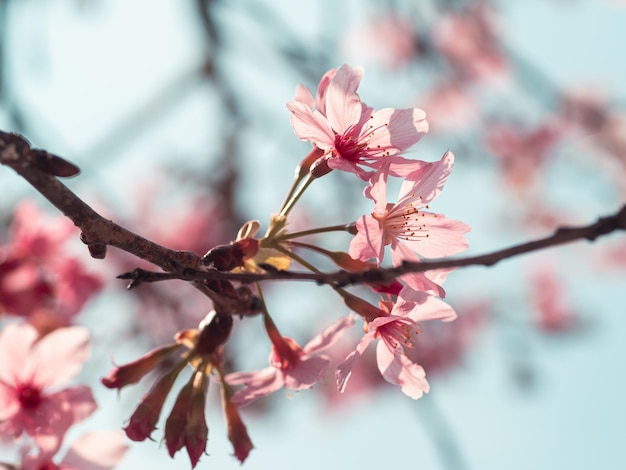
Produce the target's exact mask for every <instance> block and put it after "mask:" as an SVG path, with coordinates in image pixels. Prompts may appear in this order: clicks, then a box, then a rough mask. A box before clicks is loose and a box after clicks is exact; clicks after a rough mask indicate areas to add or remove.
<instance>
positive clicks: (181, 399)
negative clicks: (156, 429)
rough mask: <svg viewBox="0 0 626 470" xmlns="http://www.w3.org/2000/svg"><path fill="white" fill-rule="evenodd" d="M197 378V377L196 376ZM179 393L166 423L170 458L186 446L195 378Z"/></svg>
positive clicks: (166, 437)
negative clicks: (188, 417) (185, 434)
mask: <svg viewBox="0 0 626 470" xmlns="http://www.w3.org/2000/svg"><path fill="white" fill-rule="evenodd" d="M194 377H195V376H194ZM194 377H192V378H191V380H190V381H189V382H187V383H186V384H185V386H184V387H183V388H182V389H181V390H180V392H179V393H178V397H176V402H175V403H174V407H173V408H172V411H171V412H170V415H169V416H168V418H167V421H166V422H165V445H166V447H167V451H168V452H169V454H170V457H174V454H175V453H176V452H178V451H179V450H180V449H182V448H183V446H184V445H185V436H184V430H185V425H186V424H187V414H188V412H189V409H190V408H191V398H192V396H193V378H194Z"/></svg>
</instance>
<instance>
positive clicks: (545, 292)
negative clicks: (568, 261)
mask: <svg viewBox="0 0 626 470" xmlns="http://www.w3.org/2000/svg"><path fill="white" fill-rule="evenodd" d="M531 276H532V278H531V288H532V295H531V298H532V299H533V304H534V307H535V317H536V318H535V322H536V325H537V327H538V328H539V329H541V330H542V331H543V332H545V333H552V334H559V333H561V334H562V333H568V332H572V331H574V330H576V329H577V328H578V327H580V326H581V319H580V318H579V316H578V315H577V313H576V311H575V308H574V306H573V305H572V302H571V300H570V299H569V297H568V295H567V289H566V288H565V286H564V285H563V282H562V280H561V279H560V278H559V276H558V271H557V268H556V267H555V266H554V265H553V264H551V263H549V262H544V263H542V264H541V265H538V266H535V267H534V268H533V270H532V272H531Z"/></svg>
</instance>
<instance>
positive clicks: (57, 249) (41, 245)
mask: <svg viewBox="0 0 626 470" xmlns="http://www.w3.org/2000/svg"><path fill="white" fill-rule="evenodd" d="M73 237H78V233H77V230H76V229H75V227H74V226H73V225H72V224H71V222H70V221H69V220H68V219H65V218H63V217H57V218H54V219H52V220H47V219H46V218H45V217H44V216H43V215H42V214H41V213H40V211H39V210H38V209H37V208H36V206H35V205H34V204H33V203H31V202H23V203H22V204H20V205H19V206H18V207H17V208H16V210H15V214H14V219H13V224H12V226H11V238H10V240H9V243H8V244H7V245H4V246H1V247H0V314H1V313H7V314H12V315H19V316H23V317H25V318H27V319H28V320H29V322H30V323H31V324H33V325H34V326H35V327H36V328H37V329H38V330H39V331H40V332H42V333H45V332H48V331H52V330H54V329H55V328H58V327H62V326H68V325H70V324H71V322H72V318H73V317H74V316H75V315H76V314H77V313H79V312H80V311H81V310H82V309H83V307H84V305H85V303H86V302H87V301H88V300H89V299H90V298H91V297H92V296H93V295H94V294H96V293H97V292H98V291H99V290H100V289H101V287H102V281H101V279H100V278H99V277H98V276H96V275H94V274H92V273H89V272H87V271H86V270H85V268H84V266H83V265H82V263H80V262H79V261H78V260H77V259H76V258H74V257H73V256H71V255H69V253H68V250H67V249H66V248H65V242H66V241H68V239H70V238H73Z"/></svg>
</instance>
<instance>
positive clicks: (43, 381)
mask: <svg viewBox="0 0 626 470" xmlns="http://www.w3.org/2000/svg"><path fill="white" fill-rule="evenodd" d="M89 349H90V348H89V330H88V329H87V328H84V327H82V326H70V327H67V328H58V329H56V330H54V331H53V332H52V333H49V334H47V335H46V336H44V337H43V338H42V339H41V340H39V341H38V342H37V343H35V345H34V347H33V350H32V362H33V368H34V370H33V382H35V383H37V384H38V385H40V386H42V387H55V386H58V385H63V384H65V383H67V382H68V381H69V380H70V379H72V378H73V377H74V376H75V375H76V374H77V373H78V372H79V371H80V369H81V368H82V367H83V363H84V362H85V360H86V359H87V357H88V356H89Z"/></svg>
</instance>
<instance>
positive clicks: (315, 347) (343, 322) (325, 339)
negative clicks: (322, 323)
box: [303, 314, 354, 355]
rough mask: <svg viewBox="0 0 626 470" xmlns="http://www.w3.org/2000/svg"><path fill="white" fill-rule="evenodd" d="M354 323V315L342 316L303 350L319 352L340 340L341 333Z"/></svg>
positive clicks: (307, 353) (305, 352) (311, 352)
mask: <svg viewBox="0 0 626 470" xmlns="http://www.w3.org/2000/svg"><path fill="white" fill-rule="evenodd" d="M353 325H354V315H352V314H350V315H347V316H345V317H341V318H340V319H339V320H337V321H336V322H335V323H333V324H332V325H330V326H329V327H328V328H326V329H325V330H324V331H323V332H322V333H320V334H319V335H317V336H315V337H314V338H313V339H312V340H311V341H309V342H308V343H307V344H306V345H305V346H304V348H303V352H304V354H306V355H313V354H318V353H320V352H322V351H324V350H326V349H328V348H330V347H331V346H332V345H333V344H335V343H336V342H337V341H339V338H341V335H343V333H344V331H345V330H346V329H347V328H351V327H352V326H353Z"/></svg>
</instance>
